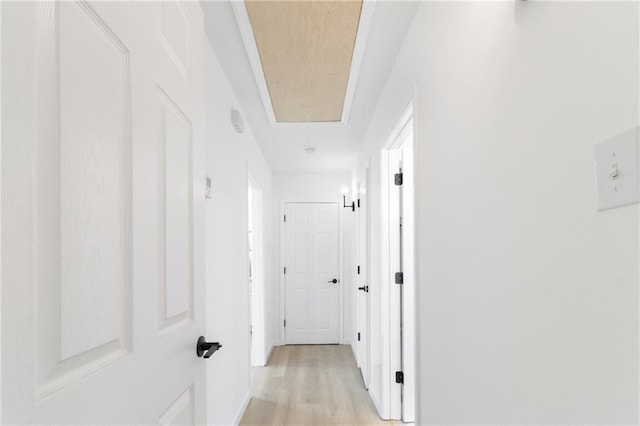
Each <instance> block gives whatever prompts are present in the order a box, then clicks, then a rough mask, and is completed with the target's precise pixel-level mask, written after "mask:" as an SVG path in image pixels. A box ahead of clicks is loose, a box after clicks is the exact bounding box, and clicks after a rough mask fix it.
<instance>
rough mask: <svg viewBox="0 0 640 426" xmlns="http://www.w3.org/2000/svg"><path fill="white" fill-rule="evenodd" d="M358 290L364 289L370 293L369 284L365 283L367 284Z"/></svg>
mask: <svg viewBox="0 0 640 426" xmlns="http://www.w3.org/2000/svg"><path fill="white" fill-rule="evenodd" d="M358 290H362V291H364V292H365V293H368V292H369V286H368V285H365V286H362V287H358Z"/></svg>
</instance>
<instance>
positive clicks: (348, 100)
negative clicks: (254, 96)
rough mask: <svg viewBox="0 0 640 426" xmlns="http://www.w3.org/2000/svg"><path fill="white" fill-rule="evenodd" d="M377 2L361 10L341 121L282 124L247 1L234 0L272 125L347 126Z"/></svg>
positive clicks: (368, 0) (368, 2) (370, 0)
mask: <svg viewBox="0 0 640 426" xmlns="http://www.w3.org/2000/svg"><path fill="white" fill-rule="evenodd" d="M375 6H376V0H364V1H363V2H362V9H361V10H360V19H359V21H358V30H357V33H356V40H355V43H354V46H353V54H352V56H351V66H350V68H349V77H348V80H347V88H346V90H345V95H344V103H343V104H342V115H341V117H340V121H331V122H295V123H292V122H278V121H277V119H276V114H275V112H274V110H273V104H272V103H271V96H270V94H269V87H268V86H267V79H266V78H265V75H264V70H263V69H262V61H261V60H260V52H259V51H258V46H257V44H256V39H255V36H254V34H253V27H252V26H251V21H250V19H249V14H248V13H247V8H246V6H245V3H244V1H231V8H232V9H233V14H234V15H235V18H236V22H237V23H238V30H239V31H240V36H241V37H242V43H243V44H244V48H245V52H246V53H247V58H248V59H249V63H250V64H251V70H252V71H253V77H254V79H255V81H256V86H257V88H258V92H259V93H260V99H261V100H262V106H263V107H264V112H265V114H266V116H267V119H268V120H269V124H271V125H273V126H276V127H300V126H309V125H313V126H318V127H327V126H332V127H335V126H346V125H347V123H348V120H349V117H350V115H351V107H352V104H353V99H354V97H355V92H356V88H357V86H358V79H359V77H360V69H361V68H362V62H363V60H364V54H365V50H366V47H367V41H368V40H369V33H370V30H371V24H372V23H373V15H374V11H375Z"/></svg>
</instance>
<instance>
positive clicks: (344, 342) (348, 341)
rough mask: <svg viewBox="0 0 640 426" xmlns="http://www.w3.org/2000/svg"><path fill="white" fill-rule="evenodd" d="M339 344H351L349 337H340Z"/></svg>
mask: <svg viewBox="0 0 640 426" xmlns="http://www.w3.org/2000/svg"><path fill="white" fill-rule="evenodd" d="M340 344H341V345H350V344H351V339H342V340H341V341H340Z"/></svg>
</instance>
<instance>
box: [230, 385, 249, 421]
mask: <svg viewBox="0 0 640 426" xmlns="http://www.w3.org/2000/svg"><path fill="white" fill-rule="evenodd" d="M250 401H251V391H249V392H247V396H246V397H245V400H244V403H243V404H242V407H240V411H239V412H238V415H237V416H236V421H235V422H233V424H234V425H239V424H240V421H241V420H242V416H244V412H245V411H247V407H248V406H249V402H250Z"/></svg>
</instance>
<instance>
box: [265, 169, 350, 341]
mask: <svg viewBox="0 0 640 426" xmlns="http://www.w3.org/2000/svg"><path fill="white" fill-rule="evenodd" d="M350 182H351V179H350V176H349V175H348V174H346V173H345V174H301V173H294V174H274V175H273V232H274V245H273V253H274V257H275V263H274V264H275V265H277V266H276V268H274V271H273V276H272V283H273V286H272V287H271V288H270V289H269V290H266V294H268V295H269V296H267V299H269V300H267V302H266V303H267V305H268V306H273V308H274V309H277V312H278V313H279V314H278V316H277V317H276V318H274V321H273V323H272V333H273V334H272V336H273V340H272V343H273V344H274V345H279V344H284V335H283V327H282V324H283V317H282V313H283V312H282V311H283V305H282V294H283V291H284V289H283V288H282V286H281V278H282V270H281V269H280V267H279V265H281V264H282V262H281V259H280V255H281V253H280V252H281V229H282V221H283V217H282V203H283V202H286V201H318V202H327V201H335V202H339V203H340V205H342V195H341V193H340V187H341V186H342V185H349V184H350ZM347 199H349V196H347ZM352 216H353V213H352V212H351V210H350V209H344V208H340V222H341V226H342V228H343V230H344V231H345V232H346V234H345V235H344V238H345V239H347V238H350V237H349V235H350V232H351V228H352V226H350V221H351V220H353V219H352ZM344 253H345V251H344V250H343V254H344ZM349 255H351V250H350V251H349ZM348 261H350V260H348ZM341 264H342V265H344V256H343V258H342V259H341ZM342 265H341V266H342ZM341 269H342V268H341ZM342 275H343V279H342V282H341V286H342V290H343V318H344V321H343V329H342V330H341V333H340V335H341V340H342V341H341V343H345V344H348V343H350V342H351V340H350V339H349V336H350V335H351V334H352V332H351V328H352V326H351V315H352V314H351V310H350V308H351V305H352V303H351V299H350V298H349V292H348V291H345V289H348V288H349V287H350V284H351V283H350V282H349V279H348V275H347V274H344V273H342Z"/></svg>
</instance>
